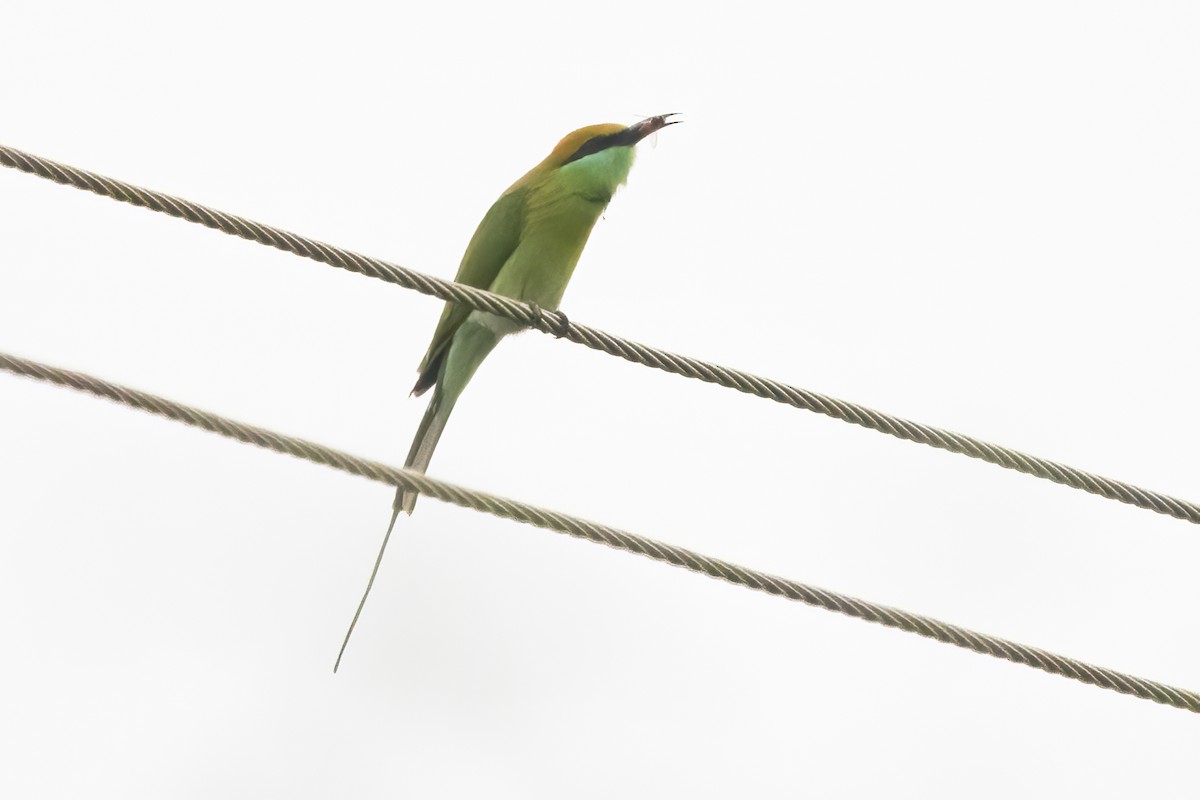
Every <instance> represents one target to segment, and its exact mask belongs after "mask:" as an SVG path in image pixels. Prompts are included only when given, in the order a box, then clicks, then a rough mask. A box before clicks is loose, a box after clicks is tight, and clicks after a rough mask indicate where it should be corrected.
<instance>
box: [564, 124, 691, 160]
mask: <svg viewBox="0 0 1200 800" xmlns="http://www.w3.org/2000/svg"><path fill="white" fill-rule="evenodd" d="M674 116H678V115H677V114H660V115H659V116H657V117H648V118H647V119H644V120H642V121H641V122H635V123H634V124H632V125H617V124H614V123H611V122H610V123H605V124H602V125H588V126H587V127H585V128H580V129H579V130H577V131H571V132H570V133H568V134H567V135H566V136H564V137H563V139H562V141H561V142H559V143H558V146H557V147H555V148H554V152H552V153H551V154H550V158H548V159H547V161H552V162H554V163H555V165H556V166H558V167H565V166H566V165H568V164H573V163H574V162H576V161H579V160H581V159H584V158H587V157H588V156H591V155H595V154H597V153H602V152H604V151H605V150H609V149H612V148H614V147H624V148H632V147H633V146H634V145H635V144H637V143H638V142H640V141H641V140H642V139H645V138H646V137H647V136H649V135H650V134H652V133H654V132H655V131H659V130H662V129H663V128H665V127H667V126H668V125H675V124H677V123H679V122H682V121H683V120H678V119H668V117H674Z"/></svg>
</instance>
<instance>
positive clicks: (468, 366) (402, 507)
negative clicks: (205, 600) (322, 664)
mask: <svg viewBox="0 0 1200 800" xmlns="http://www.w3.org/2000/svg"><path fill="white" fill-rule="evenodd" d="M476 313H478V312H476ZM513 329H514V330H515V329H516V328H515V327H514V328H513ZM507 332H508V331H504V330H503V328H502V327H501V328H499V329H498V326H497V324H496V323H484V322H480V321H478V320H477V319H476V318H475V316H474V315H472V317H469V318H468V319H467V321H466V322H464V323H463V326H462V329H460V331H459V333H458V334H457V335H456V336H455V341H454V343H452V344H451V346H450V351H449V353H448V354H447V357H446V360H445V362H443V363H442V365H441V367H440V368H439V372H438V376H439V377H438V381H437V385H436V386H435V387H434V390H433V397H432V398H430V400H429V406H428V407H427V408H426V409H425V416H424V417H422V418H421V424H420V425H419V426H418V427H417V434H416V436H414V437H413V443H412V449H410V450H409V451H408V459H407V460H406V461H405V462H404V466H405V467H406V468H407V469H411V470H413V471H415V472H420V473H422V474H424V472H425V470H426V469H428V468H429V461H430V459H432V458H433V451H434V448H436V447H437V443H438V439H440V438H442V431H444V430H445V429H446V420H447V419H449V418H450V412H451V411H453V410H454V404H455V403H457V402H458V396H459V395H460V394H462V390H463V388H464V387H465V386H466V385H467V382H468V381H470V380H471V376H472V375H474V374H475V370H476V369H477V368H478V367H479V365H480V364H481V363H482V362H483V359H485V358H486V357H487V355H488V353H490V352H491V351H492V348H493V347H495V346H496V343H497V342H499V341H500V339H501V338H502V337H503V336H504V335H505V333H507ZM416 504H417V493H416V492H413V491H409V490H406V489H404V488H403V487H400V488H397V489H396V499H395V500H394V501H392V521H391V524H389V525H388V529H387V533H386V534H384V536H383V543H382V544H381V545H380V546H379V555H378V556H376V557H375V566H374V568H372V570H371V577H370V579H369V580H368V581H367V589H366V591H365V592H363V596H362V599H361V600H360V601H359V602H358V609H357V610H356V611H355V612H354V619H353V620H351V621H350V628H349V630H347V631H346V638H345V639H343V640H342V649H341V651H339V652H338V657H337V662H336V663H335V664H334V665H333V671H334V672H337V669H338V664H341V662H342V653H344V652H345V651H346V645H347V643H349V641H350V634H351V633H353V632H354V626H355V624H357V623H358V617H359V615H360V614H361V613H362V610H363V606H365V605H366V603H367V596H368V595H369V594H371V587H372V586H374V584H375V575H376V574H378V572H379V565H380V563H382V562H383V551H384V550H386V549H387V545H388V539H390V538H391V536H392V528H394V527H396V520H397V519H398V518H399V517H400V512H401V511H403V512H405V513H407V514H411V513H412V512H413V508H414V507H415V506H416Z"/></svg>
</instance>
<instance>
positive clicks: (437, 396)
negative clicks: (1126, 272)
mask: <svg viewBox="0 0 1200 800" xmlns="http://www.w3.org/2000/svg"><path fill="white" fill-rule="evenodd" d="M453 407H454V404H453V403H447V402H444V400H443V396H442V392H441V390H440V388H439V389H434V390H433V397H432V398H430V400H429V406H428V407H427V408H426V409H425V416H424V417H422V418H421V424H420V425H418V426H417V433H416V435H415V436H413V442H412V447H411V448H410V449H409V451H408V458H407V459H406V460H405V461H404V466H405V468H406V469H411V470H413V471H414V472H420V473H422V474H424V473H425V470H427V469H429V461H430V459H432V458H433V450H434V448H435V447H437V443H438V439H441V438H442V431H444V430H445V429H446V420H447V419H449V418H450V411H451V409H453ZM416 505H417V493H416V492H413V491H409V490H407V489H405V488H404V487H402V486H401V487H398V488H397V489H396V499H395V500H393V501H392V521H393V523H394V522H395V519H396V517H398V516H399V515H400V512H401V511H403V512H404V513H405V514H410V515H411V514H412V512H413V508H414V507H416Z"/></svg>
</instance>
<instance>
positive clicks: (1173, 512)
mask: <svg viewBox="0 0 1200 800" xmlns="http://www.w3.org/2000/svg"><path fill="white" fill-rule="evenodd" d="M0 164H2V165H4V166H6V167H12V168H13V169H17V170H20V171H22V172H26V173H29V174H30V175H36V176H38V177H40V178H46V179H48V180H52V181H55V182H56V183H62V184H66V185H69V186H74V187H75V188H77V189H85V190H87V191H90V192H94V193H96V194H98V195H102V196H104V197H110V198H112V199H114V200H119V201H121V202H123V203H130V204H132V205H135V206H141V207H142V208H148V209H150V210H151V211H158V212H160V213H163V214H169V215H170V216H172V217H178V218H180V219H184V220H187V221H188V222H195V223H198V224H200V225H204V226H206V227H208V228H213V229H214V230H218V231H221V232H222V233H228V234H230V235H233V236H240V237H241V238H243V239H249V240H251V241H254V242H258V243H259V244H265V245H270V246H271V247H275V248H278V249H280V250H285V251H287V252H289V253H294V254H296V255H299V256H304V257H305V258H310V259H312V260H314V261H318V262H321V263H323V264H329V265H331V266H335V267H340V268H341V269H345V270H349V271H350V272H357V273H359V274H360V275H366V276H367V277H371V278H378V279H379V280H383V281H387V282H388V283H394V284H396V285H398V286H403V287H404V288H406V289H413V290H415V291H418V292H421V293H422V294H427V295H430V296H432V297H437V298H439V299H441V300H450V301H454V302H456V303H462V304H464V305H467V306H470V307H471V308H473V309H477V310H479V311H486V312H489V313H492V314H496V315H497V316H501V317H505V318H507V319H511V320H513V321H515V322H518V323H521V324H522V325H525V326H527V327H530V328H533V329H535V330H539V331H541V332H543V333H549V334H552V335H554V336H556V337H558V338H561V339H569V340H570V341H572V342H575V343H577V344H582V345H585V346H587V347H590V348H592V349H593V350H599V351H600V352H602V353H608V354H609V355H614V356H618V357H620V358H623V359H625V360H626V361H632V362H634V363H635V364H642V365H645V366H648V367H654V368H655V369H660V370H663V371H664V372H670V373H673V374H675V375H683V376H684V377H687V378H694V379H696V380H700V381H704V382H705V383H714V384H717V385H718V386H724V387H726V388H730V389H737V390H738V391H739V392H745V393H746V394H752V395H756V396H758V397H763V398H766V399H768V400H774V401H775V402H777V403H783V404H784V405H790V406H795V407H796V408H802V409H805V410H806V411H813V412H816V413H818V414H824V415H825V416H827V417H833V418H834V419H838V420H842V421H843V422H850V423H853V424H855V425H861V426H862V427H864V428H869V429H871V430H875V431H880V432H881V433H886V434H888V435H890V436H895V437H896V438H899V439H907V440H908V441H911V442H917V443H919V444H924V445H929V446H930V447H936V448H938V449H941V450H949V451H950V452H951V453H960V454H962V455H967V456H970V457H971V458H977V459H980V460H981V461H986V462H988V463H989V464H995V465H997V466H1001V467H1004V468H1005V469H1011V470H1016V471H1017V472H1023V473H1025V474H1026V475H1033V476H1034V477H1037V478H1043V479H1045V480H1050V481H1054V482H1055V483H1059V484H1062V485H1064V486H1070V487H1071V488H1073V489H1082V490H1083V491H1085V492H1090V493H1091V494H1096V495H1100V496H1101V497H1106V498H1108V499H1110V500H1119V501H1120V502H1122V503H1128V504H1129V505H1132V506H1137V507H1138V508H1144V509H1148V510H1150V511H1155V512H1157V513H1159V514H1166V515H1167V516H1171V517H1175V518H1176V519H1182V520H1186V521H1188V522H1191V523H1194V524H1200V506H1198V505H1196V504H1195V503H1191V502H1189V501H1187V500H1181V499H1178V498H1175V497H1171V496H1170V495H1166V494H1162V493H1160V492H1155V491H1151V490H1149V489H1143V488H1141V487H1139V486H1135V485H1134V484H1130V483H1125V482H1124V481H1117V480H1113V479H1111V478H1105V477H1102V476H1100V475H1095V474H1093V473H1091V472H1085V471H1083V470H1079V469H1075V468H1074V467H1071V466H1067V465H1066V464H1060V463H1058V462H1055V461H1050V460H1048V459H1044V458H1038V457H1037V456H1032V455H1029V454H1027V453H1022V452H1020V451H1018V450H1012V449H1009V448H1007V447H1001V446H1000V445H995V444H991V443H989V442H984V441H981V440H979V439H975V438H973V437H970V436H964V435H962V434H959V433H953V432H951V431H947V430H942V429H940V428H935V427H932V426H930V425H923V424H921V423H918V422H912V421H910V420H906V419H903V418H900V417H894V416H891V415H890V414H884V413H882V412H879V411H875V410H874V409H870V408H867V407H865V406H861V405H858V404H857V403H850V402H847V401H845V400H839V399H837V398H834V397H828V396H826V395H822V394H818V393H816V392H810V391H808V390H807V389H801V388H798V387H795V386H790V385H788V384H786V383H780V382H779V381H775V380H771V379H770V378H760V377H758V376H757V375H752V374H750V373H748V372H742V371H741V370H736V369H731V368H729V367H723V366H720V365H719V364H711V363H709V362H707V361H701V360H700V359H698V358H692V357H690V356H682V355H678V354H675V353H670V352H668V351H666V350H660V349H658V348H656V347H650V346H648V345H644V344H638V343H637V342H632V341H629V340H628V339H623V338H621V337H619V336H613V335H612V334H609V333H605V332H604V331H601V330H597V329H595V328H589V327H587V326H586V325H580V324H579V323H576V322H571V321H569V320H568V319H567V317H566V315H565V314H563V313H561V312H558V311H547V310H544V309H538V308H536V307H534V306H531V305H529V304H526V303H523V302H521V301H518V300H514V299H512V298H510V297H504V296H502V295H497V294H492V293H491V292H488V291H484V290H482V289H476V288H474V287H471V286H465V285H463V284H459V283H453V282H451V281H445V280H442V279H440V278H435V277H432V276H430V275H424V274H422V273H420V272H416V271H414V270H411V269H407V268H405V267H401V266H398V265H396V264H391V263H389V262H387V261H382V260H380V259H377V258H371V257H369V256H364V255H360V254H358V253H354V252H351V251H349V250H344V249H342V248H340V247H334V246H333V245H328V244H325V243H323V242H318V241H315V240H313V239H308V238H306V237H304V236H299V235H297V234H294V233H290V232H288V231H285V230H281V229H279V228H274V227H272V226H270V225H264V224H262V223H260V222H254V221H252V220H248V219H243V218H242V217H236V216H233V215H232V214H226V213H223V212H221V211H217V210H215V209H211V208H208V207H206V206H202V205H199V204H196V203H192V202H189V201H187V200H182V199H180V198H178V197H172V196H171V195H167V194H163V193H161V192H155V191H152V190H150V189H142V188H140V187H137V186H133V185H131V184H128V183H124V182H122V181H118V180H114V179H112V178H107V177H104V176H103V175H97V174H95V173H92V172H87V171H84V170H81V169H76V168H75V167H71V166H67V165H66V164H59V163H57V162H54V161H50V160H49V159H45V158H40V157H38V156H34V155H30V154H29V153H25V152H22V151H21V150H17V149H15V148H12V147H6V146H4V145H0Z"/></svg>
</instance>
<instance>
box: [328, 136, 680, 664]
mask: <svg viewBox="0 0 1200 800" xmlns="http://www.w3.org/2000/svg"><path fill="white" fill-rule="evenodd" d="M673 116H676V115H675V114H662V115H660V116H656V117H650V118H648V119H644V120H642V121H641V122H637V123H634V124H633V125H619V124H604V125H589V126H587V127H585V128H580V129H579V130H577V131H572V132H571V133H569V134H567V135H566V136H565V137H563V139H562V141H560V142H559V143H558V145H557V146H556V147H555V148H554V150H552V151H551V153H550V155H548V156H547V157H546V158H545V160H543V161H542V162H541V163H540V164H538V165H537V166H535V167H534V168H533V169H531V170H529V172H527V173H525V175H524V176H523V177H522V178H521V179H520V180H518V181H517V182H516V183H514V184H513V185H512V186H510V187H509V188H508V189H507V190H506V191H505V192H504V194H502V195H500V199H499V200H497V201H496V202H495V203H493V204H492V207H491V208H490V209H488V212H487V214H485V215H484V217H483V220H482V221H481V222H480V223H479V227H478V228H477V229H476V230H475V235H474V236H472V237H471V242H470V244H468V245H467V251H466V253H464V254H463V259H462V263H461V264H460V265H459V267H458V275H457V276H456V277H455V279H454V280H455V281H456V282H458V283H465V284H466V285H468V286H474V287H477V288H480V289H488V290H490V291H492V292H495V293H496V294H502V295H505V296H508V297H512V298H515V299H517V300H524V301H525V302H527V303H530V304H532V305H534V306H537V307H538V308H542V309H548V310H551V311H554V310H557V309H558V304H559V302H561V301H562V296H563V292H564V291H565V290H566V288H567V283H568V282H569V281H570V280H571V274H572V273H573V272H574V271H575V265H576V264H577V263H578V262H579V257H580V255H581V254H582V253H583V248H584V245H586V244H587V240H588V236H589V235H591V232H592V228H593V226H595V224H596V220H598V219H599V218H600V215H601V214H602V213H603V212H604V209H605V208H606V207H607V206H608V202H609V200H611V199H612V196H613V194H614V193H615V192H616V191H617V188H618V187H620V186H621V185H623V184H624V183H625V181H626V179H627V178H628V177H629V170H630V168H632V167H633V159H634V146H635V145H636V144H637V143H638V142H640V141H641V140H642V139H645V138H646V137H647V136H649V135H650V134H652V133H654V132H655V131H658V130H661V129H662V128H665V127H666V126H668V125H674V124H676V123H677V122H679V121H680V120H672V119H669V118H670V117H673ZM520 328H521V325H520V324H519V323H516V322H513V321H512V320H509V319H505V318H503V317H497V316H495V315H494V314H488V313H486V312H482V311H476V310H474V309H471V308H469V307H467V306H464V305H459V304H457V303H454V302H447V303H446V307H445V309H443V310H442V317H441V320H440V321H439V322H438V325H437V328H436V329H435V330H434V332H433V340H432V341H431V342H430V343H429V350H428V351H427V352H426V353H425V358H424V359H422V360H421V364H420V366H419V367H417V383H416V385H415V386H413V390H412V393H413V394H414V395H417V396H420V395H422V394H424V393H425V392H427V391H428V390H429V389H433V395H432V396H431V397H430V400H429V406H428V408H426V409H425V416H424V417H423V418H422V420H421V424H420V425H419V426H418V427H417V433H416V436H415V437H413V442H412V448H411V449H410V450H409V453H408V459H407V460H406V461H405V462H404V466H405V467H407V468H408V469H412V470H416V471H418V472H425V470H426V469H427V468H428V467H429V461H430V459H431V458H432V457H433V451H434V448H436V447H437V443H438V440H439V439H440V438H441V436H442V431H443V430H445V428H446V420H447V419H449V417H450V413H451V412H452V411H453V410H454V406H455V404H456V403H457V402H458V398H459V396H460V395H461V394H462V391H463V389H465V388H466V386H467V383H468V382H470V380H471V377H472V376H473V375H474V374H475V370H476V369H478V367H479V365H480V364H481V363H483V360H484V359H485V358H487V356H488V354H489V353H490V352H492V349H493V348H494V347H495V346H496V344H497V343H498V342H499V341H500V340H501V339H502V338H504V337H505V336H507V335H508V334H510V333H514V332H516V331H517V330H519V329H520ZM416 502H417V493H416V492H413V491H410V490H407V489H405V488H403V487H400V488H398V489H397V490H396V499H395V501H394V502H393V504H392V520H391V523H390V524H389V525H388V529H387V533H386V534H385V535H384V538H383V544H382V546H381V547H380V549H379V556H378V557H377V558H376V560H375V567H374V569H373V570H372V572H371V578H370V580H369V581H368V582H367V589H366V592H364V593H363V597H362V601H361V602H359V605H358V610H357V611H355V613H354V619H353V620H352V621H351V623H350V629H349V630H348V631H347V632H346V640H345V641H344V642H343V643H342V652H345V649H346V642H348V641H349V640H350V634H351V633H352V632H353V631H354V625H355V624H356V623H357V622H358V617H359V614H360V613H361V612H362V608H363V605H364V604H365V603H366V600H367V595H368V594H370V592H371V586H372V585H373V584H374V582H375V574H376V572H377V571H378V570H379V564H380V561H381V560H382V559H383V551H384V549H386V547H387V543H388V539H389V538H390V537H391V535H392V528H394V527H395V525H396V519H397V517H399V516H400V512H402V511H403V512H405V513H408V514H411V513H412V511H413V507H414V506H415V505H416ZM341 659H342V653H341V652H339V653H338V661H337V663H338V664H340V663H341ZM333 669H334V672H336V671H337V664H335V665H334V668H333Z"/></svg>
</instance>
